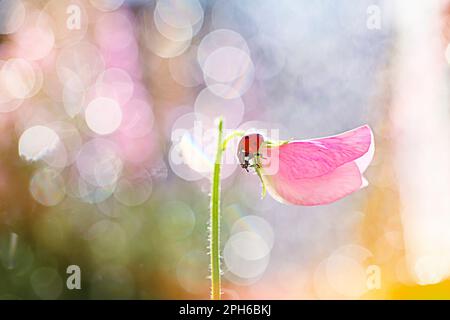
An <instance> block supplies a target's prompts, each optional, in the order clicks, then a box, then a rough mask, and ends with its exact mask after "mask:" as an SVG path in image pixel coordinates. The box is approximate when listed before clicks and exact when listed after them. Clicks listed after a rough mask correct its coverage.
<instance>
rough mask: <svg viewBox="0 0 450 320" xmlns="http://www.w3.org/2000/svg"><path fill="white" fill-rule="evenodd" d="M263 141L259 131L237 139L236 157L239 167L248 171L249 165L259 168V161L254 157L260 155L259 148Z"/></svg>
mask: <svg viewBox="0 0 450 320" xmlns="http://www.w3.org/2000/svg"><path fill="white" fill-rule="evenodd" d="M263 142H264V137H263V136H262V135H261V134H259V133H253V134H249V135H246V136H244V137H242V138H241V140H240V141H239V145H238V149H237V158H238V159H239V163H240V164H241V167H242V168H243V169H245V170H246V171H247V172H249V170H248V168H249V167H256V168H259V163H258V161H257V159H255V157H259V156H261V154H260V153H259V149H260V147H261V145H262V144H263Z"/></svg>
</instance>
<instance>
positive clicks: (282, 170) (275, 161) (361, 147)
mask: <svg viewBox="0 0 450 320" xmlns="http://www.w3.org/2000/svg"><path fill="white" fill-rule="evenodd" d="M372 141H373V138H372V131H371V130H370V128H369V126H367V125H365V126H362V127H359V128H356V129H353V130H350V131H347V132H344V133H342V134H339V135H336V136H331V137H326V138H319V139H313V140H304V141H292V142H289V143H287V144H284V145H281V146H279V147H272V148H267V149H265V150H263V151H262V153H263V156H264V158H265V159H263V161H262V165H263V167H267V168H268V167H270V166H272V167H275V168H276V169H278V172H276V174H278V175H281V176H284V177H287V176H288V177H290V178H292V179H303V178H314V177H319V176H321V175H324V174H327V173H329V172H331V171H333V170H335V169H336V168H338V167H339V166H342V165H343V164H345V163H347V162H350V161H353V160H356V159H358V158H361V157H362V156H364V155H365V154H366V153H368V151H369V150H370V147H371V145H373V144H372ZM372 156H373V149H372V153H371V154H370V152H369V155H368V157H367V158H366V159H364V160H363V161H361V163H358V165H361V169H364V170H365V168H366V167H367V165H368V164H369V163H370V160H371V158H372ZM362 171H363V170H362ZM271 174H275V172H274V171H273V170H271Z"/></svg>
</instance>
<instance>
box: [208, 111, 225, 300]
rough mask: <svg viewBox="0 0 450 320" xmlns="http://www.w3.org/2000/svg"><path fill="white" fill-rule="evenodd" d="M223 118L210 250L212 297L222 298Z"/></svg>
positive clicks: (214, 183) (212, 207) (215, 181)
mask: <svg viewBox="0 0 450 320" xmlns="http://www.w3.org/2000/svg"><path fill="white" fill-rule="evenodd" d="M222 140H223V120H222V118H220V119H219V124H218V132H217V152H216V160H215V162H214V171H213V180H212V190H211V235H210V237H209V250H210V257H211V299H212V300H220V295H221V284H220V239H219V237H220V169H221V166H222V154H223V145H222Z"/></svg>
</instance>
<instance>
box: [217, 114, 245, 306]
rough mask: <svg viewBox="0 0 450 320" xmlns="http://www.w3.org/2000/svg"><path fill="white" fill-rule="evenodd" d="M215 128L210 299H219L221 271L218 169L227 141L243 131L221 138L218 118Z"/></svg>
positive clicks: (221, 125) (220, 165)
mask: <svg viewBox="0 0 450 320" xmlns="http://www.w3.org/2000/svg"><path fill="white" fill-rule="evenodd" d="M217 128H218V130H217V151H216V159H215V161H214V170H213V179H212V187H211V229H210V232H211V233H210V237H209V250H210V258H211V299H212V300H220V299H221V294H222V291H221V279H220V277H221V271H220V171H221V167H222V157H223V153H224V151H225V150H226V148H227V145H228V143H229V142H230V141H231V140H232V139H233V138H235V137H240V136H243V135H244V132H241V131H234V132H232V133H231V134H230V135H229V136H228V137H227V138H226V139H223V120H222V118H219V121H218V127H217Z"/></svg>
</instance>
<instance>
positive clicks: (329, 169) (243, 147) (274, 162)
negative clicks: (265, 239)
mask: <svg viewBox="0 0 450 320" xmlns="http://www.w3.org/2000/svg"><path fill="white" fill-rule="evenodd" d="M374 151H375V146H374V141H373V134H372V130H371V129H370V127H369V126H368V125H365V126H362V127H359V128H356V129H353V130H350V131H347V132H344V133H341V134H339V135H335V136H330V137H326V138H318V139H312V140H303V141H288V142H282V143H276V144H274V143H273V142H267V141H264V138H263V137H262V136H261V135H260V134H252V135H247V136H245V137H243V138H242V139H241V142H240V143H239V147H238V158H239V160H240V162H241V166H242V167H243V168H245V169H246V170H248V167H253V168H255V171H256V173H257V174H258V175H259V177H260V178H261V181H262V184H263V194H264V192H265V188H267V191H268V192H269V193H270V194H271V195H272V197H274V198H275V199H277V200H278V201H280V202H283V203H290V204H295V205H304V206H315V205H322V204H328V203H331V202H334V201H336V200H339V199H341V198H343V197H345V196H347V195H349V194H350V193H352V192H355V191H357V190H359V189H361V188H363V187H365V186H366V185H367V180H366V179H365V178H364V177H363V175H362V174H363V172H364V171H365V170H366V169H367V167H368V166H369V164H370V162H371V160H372V158H373V154H374Z"/></svg>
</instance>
